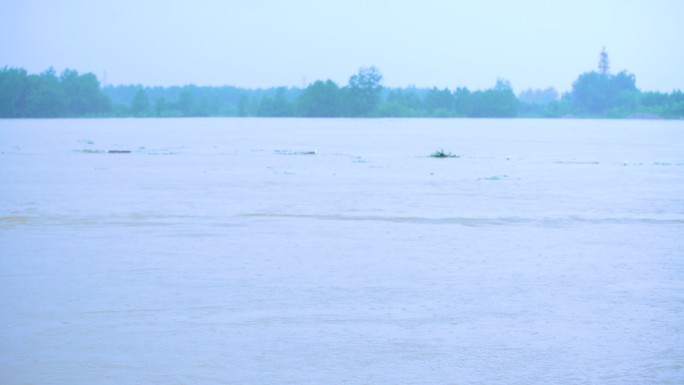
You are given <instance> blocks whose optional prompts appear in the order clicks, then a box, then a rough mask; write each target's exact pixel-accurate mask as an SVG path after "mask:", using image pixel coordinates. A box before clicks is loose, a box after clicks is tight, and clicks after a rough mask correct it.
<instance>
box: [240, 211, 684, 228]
mask: <svg viewBox="0 0 684 385" xmlns="http://www.w3.org/2000/svg"><path fill="white" fill-rule="evenodd" d="M243 216H245V217H251V218H291V219H315V220H324V221H356V222H368V221H370V222H388V223H407V224H422V225H461V226H470V227H479V226H544V227H550V226H558V227H562V226H571V225H581V224H588V225H595V224H596V225H602V224H613V225H634V224H644V225H684V219H677V218H664V219H661V218H632V217H613V218H608V217H603V218H598V217H597V218H589V217H577V216H567V217H538V218H535V217H518V216H509V217H440V218H431V217H417V216H380V215H342V214H288V213H250V214H244V215H243Z"/></svg>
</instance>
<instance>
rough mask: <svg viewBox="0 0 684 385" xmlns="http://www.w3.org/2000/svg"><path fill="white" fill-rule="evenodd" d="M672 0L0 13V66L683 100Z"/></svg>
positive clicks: (245, 4)
mask: <svg viewBox="0 0 684 385" xmlns="http://www.w3.org/2000/svg"><path fill="white" fill-rule="evenodd" d="M682 20H684V1H679V0H648V1H647V0H643V1H632V0H622V1H618V0H574V1H554V0H545V1H542V0H517V1H516V0H510V1H504V0H490V1H486V0H484V1H474V0H470V1H446V0H445V1H436V0H421V1H402V0H393V1H389V0H386V1H385V0H376V1H373V0H344V1H323V0H318V1H314V0H289V1H276V0H249V1H246V0H243V1H220V0H194V1H189V0H188V1H175V0H113V1H105V0H51V1H50V0H43V1H41V0H17V1H9V0H0V66H5V65H7V66H10V67H24V68H26V69H27V70H28V71H29V72H41V71H43V70H45V69H46V68H47V67H50V66H53V67H55V69H57V70H58V71H61V70H63V69H64V68H72V69H76V70H78V71H80V72H94V73H95V74H96V75H98V77H99V78H102V75H103V73H104V71H106V76H107V83H109V84H129V83H136V84H137V83H142V84H145V85H164V86H167V85H183V84H187V83H194V84H198V85H236V86H241V87H270V86H281V85H285V86H301V85H302V83H303V81H304V80H306V82H312V81H314V80H317V79H322V80H323V79H328V78H330V79H332V80H334V81H335V82H337V83H338V84H340V85H344V84H346V83H347V80H348V78H349V76H350V75H352V74H353V73H355V72H356V71H357V70H358V68H359V67H360V66H364V65H366V66H367V65H375V66H377V67H378V68H380V70H381V72H382V73H383V75H384V84H385V85H388V86H392V87H397V86H402V87H403V86H407V85H416V86H418V87H432V86H438V87H449V88H451V89H453V88H455V87H459V86H466V87H468V88H471V89H480V88H489V87H491V86H493V85H494V83H495V82H496V79H497V77H503V78H506V79H509V80H510V81H511V84H512V85H513V87H514V88H515V90H516V91H521V90H523V89H527V88H546V87H549V86H553V87H555V88H556V89H557V90H559V91H566V90H569V89H570V87H571V85H572V82H573V81H574V80H575V79H576V78H577V76H578V75H579V74H580V73H582V72H585V71H589V70H593V69H595V68H596V67H597V63H598V57H599V52H600V51H601V48H602V47H603V46H605V47H606V50H607V52H608V54H609V55H610V61H611V69H612V70H613V72H618V71H620V70H623V69H626V70H627V71H629V72H631V73H634V74H635V75H636V77H637V86H638V87H639V88H640V89H642V90H654V91H656V90H657V91H665V92H670V91H672V90H673V89H684V71H683V70H682V69H683V68H684V49H683V47H682V43H681V36H684V22H683V21H682Z"/></svg>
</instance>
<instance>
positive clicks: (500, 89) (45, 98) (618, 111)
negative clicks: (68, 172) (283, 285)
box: [0, 51, 684, 119]
mask: <svg viewBox="0 0 684 385" xmlns="http://www.w3.org/2000/svg"><path fill="white" fill-rule="evenodd" d="M200 116H242V117H248V116H255V117H473V118H509V117H545V118H557V117H586V118H638V117H642V118H643V117H646V118H658V117H661V118H669V119H682V118H684V94H682V92H681V91H679V90H677V91H673V92H672V93H669V94H667V93H660V92H644V91H640V90H639V89H637V87H636V78H635V76H634V75H633V74H630V73H627V72H626V71H622V72H619V73H617V74H612V73H610V68H609V63H608V55H607V54H606V53H605V51H603V52H602V53H601V56H600V60H599V66H598V71H590V72H585V73H583V74H581V75H579V77H578V78H577V80H576V81H575V82H574V83H573V84H572V89H571V91H570V92H567V93H565V94H563V95H561V96H559V95H558V93H557V92H556V90H554V89H553V88H549V89H546V90H531V89H530V90H525V91H522V92H520V93H519V94H518V95H517V96H516V94H515V93H514V92H513V88H512V87H511V84H510V83H509V82H508V81H507V80H505V79H498V80H497V81H496V83H495V85H494V86H493V87H491V88H489V89H485V90H475V91H471V90H469V89H468V88H465V87H463V88H455V89H453V90H450V89H447V88H444V89H438V88H415V87H409V88H387V87H383V86H382V74H381V73H380V71H379V70H378V69H377V68H375V67H362V68H361V69H360V70H359V71H358V73H356V74H354V75H352V76H351V77H350V78H349V81H348V83H347V84H346V85H342V86H340V85H338V84H336V83H335V82H333V81H332V80H325V81H323V80H318V81H315V82H314V83H312V84H310V85H309V86H308V87H306V88H303V89H302V88H286V87H278V88H270V89H244V88H237V87H231V86H223V87H200V86H195V85H186V86H182V87H178V86H175V87H145V86H142V85H122V86H106V87H103V88H102V87H100V83H99V82H98V80H97V78H96V77H95V75H93V74H91V73H86V74H79V73H78V72H77V71H74V70H65V71H64V72H62V73H61V74H59V75H58V74H57V73H56V72H55V71H54V70H53V69H52V68H50V69H48V70H46V71H45V72H42V73H40V74H28V73H27V72H26V70H24V69H21V68H8V67H5V68H2V69H0V118H54V117H200Z"/></svg>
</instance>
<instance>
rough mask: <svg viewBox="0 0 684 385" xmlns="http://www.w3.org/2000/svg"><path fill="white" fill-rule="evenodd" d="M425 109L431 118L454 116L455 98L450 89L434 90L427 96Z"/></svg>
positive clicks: (435, 88)
mask: <svg viewBox="0 0 684 385" xmlns="http://www.w3.org/2000/svg"><path fill="white" fill-rule="evenodd" d="M424 105H425V109H426V110H427V111H428V113H429V114H430V115H431V116H435V117H448V116H453V115H454V111H453V110H454V96H453V95H452V93H451V91H449V89H448V88H444V89H443V90H439V89H438V88H437V87H434V88H432V89H431V90H430V91H428V93H427V95H425V101H424Z"/></svg>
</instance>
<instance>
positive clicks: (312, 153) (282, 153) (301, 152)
mask: <svg viewBox="0 0 684 385" xmlns="http://www.w3.org/2000/svg"><path fill="white" fill-rule="evenodd" d="M275 153H276V154H279V155H316V154H317V153H316V150H312V151H289V150H275Z"/></svg>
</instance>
